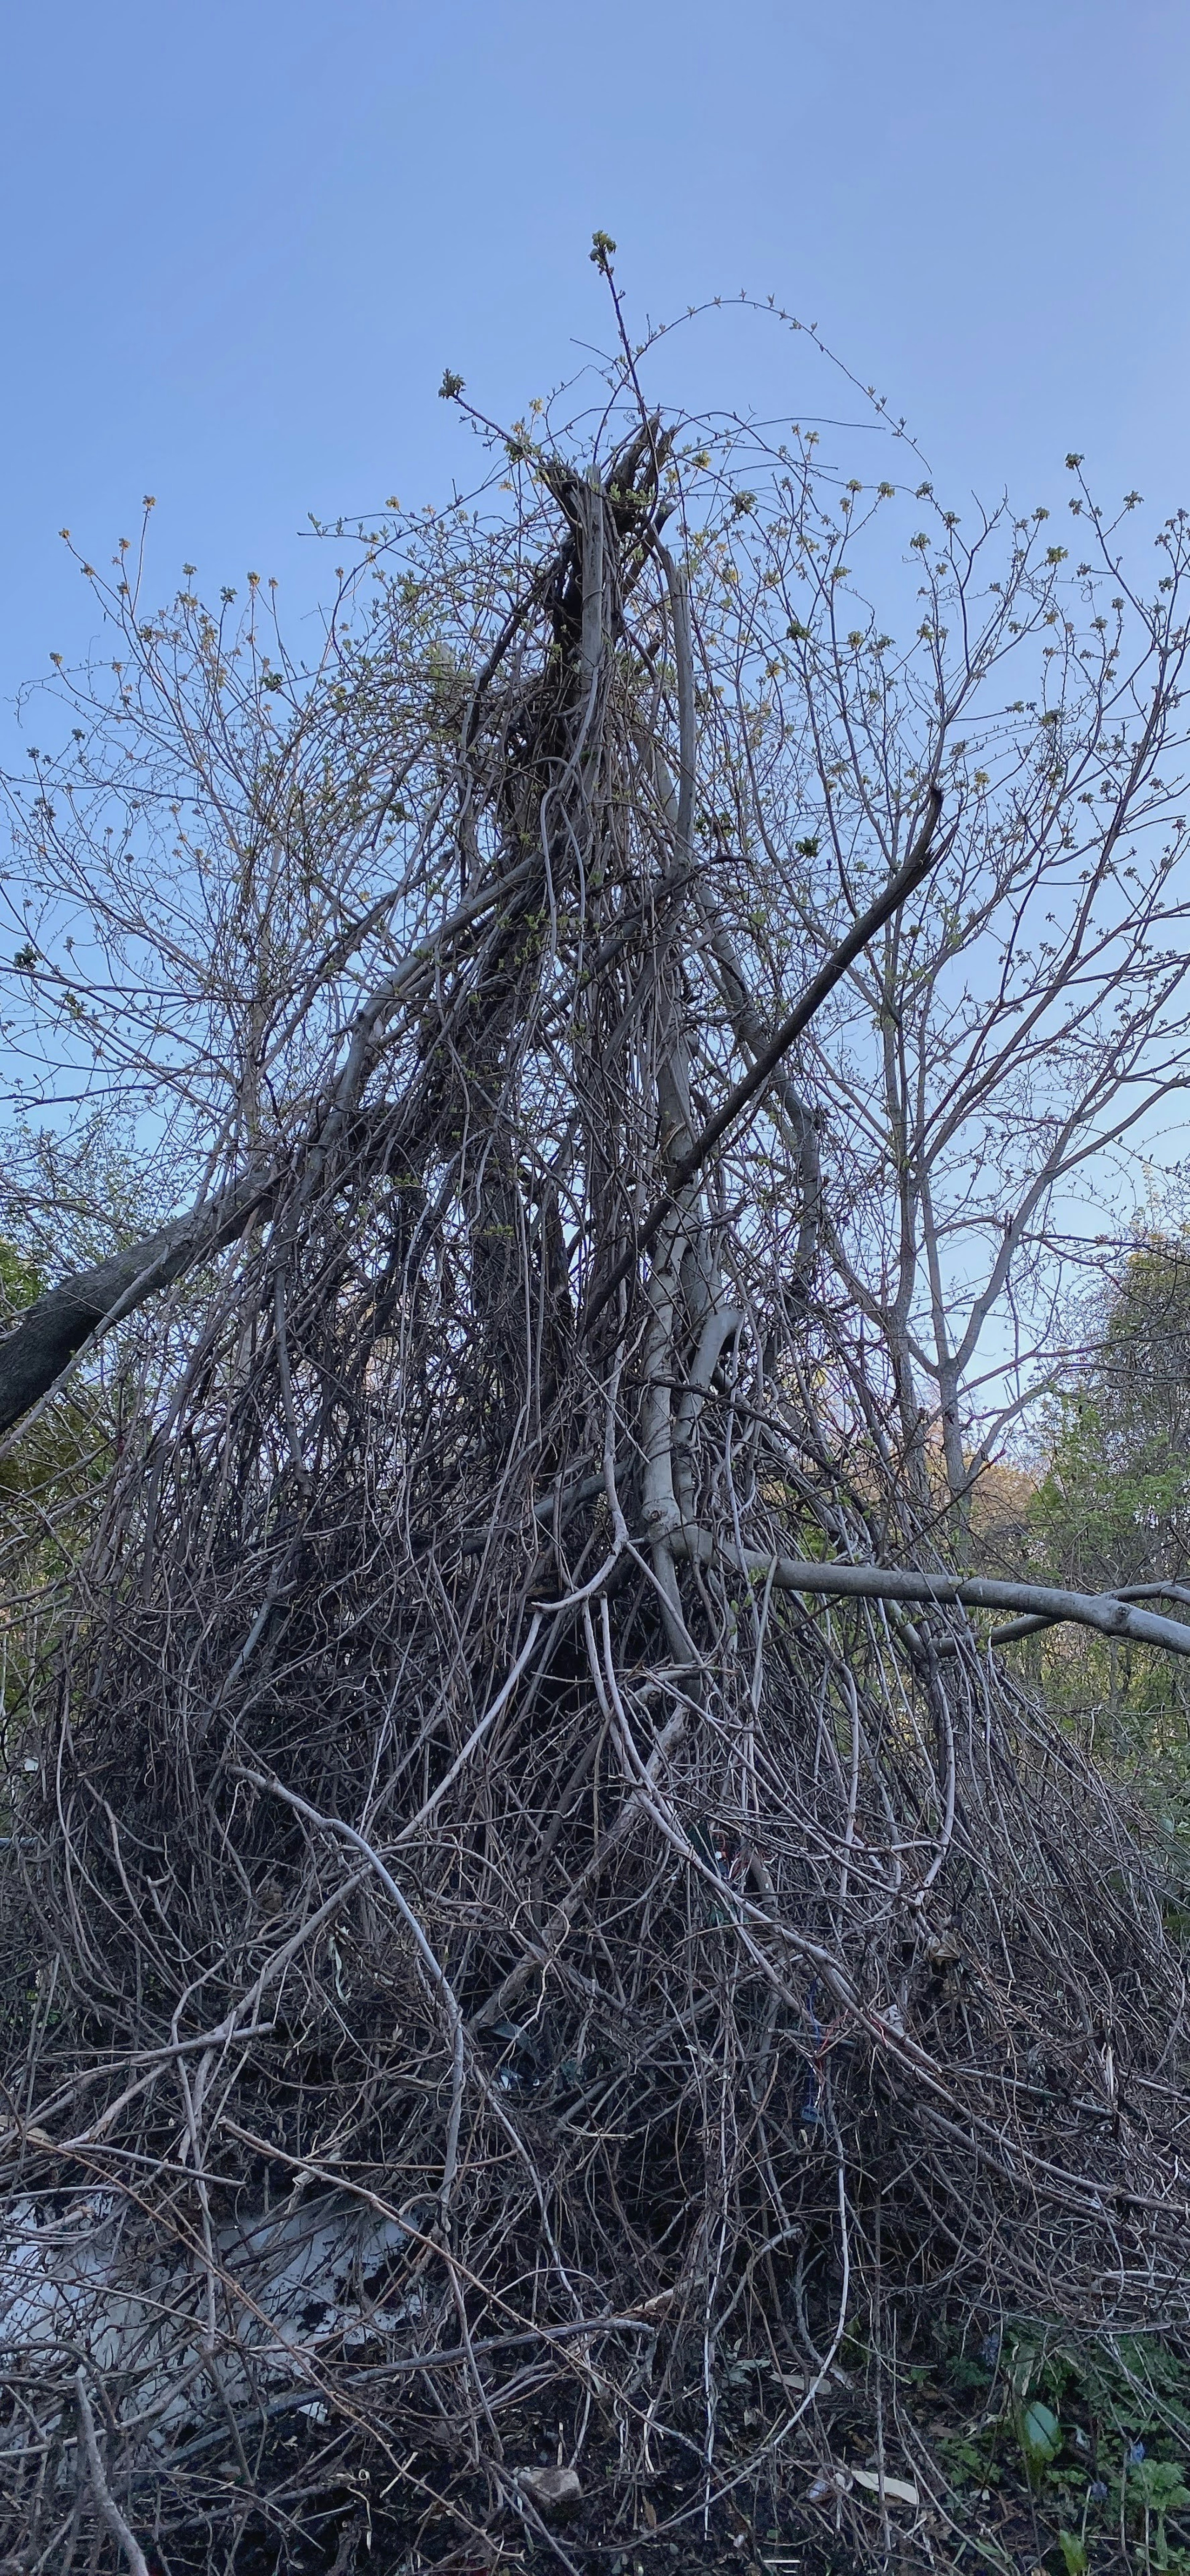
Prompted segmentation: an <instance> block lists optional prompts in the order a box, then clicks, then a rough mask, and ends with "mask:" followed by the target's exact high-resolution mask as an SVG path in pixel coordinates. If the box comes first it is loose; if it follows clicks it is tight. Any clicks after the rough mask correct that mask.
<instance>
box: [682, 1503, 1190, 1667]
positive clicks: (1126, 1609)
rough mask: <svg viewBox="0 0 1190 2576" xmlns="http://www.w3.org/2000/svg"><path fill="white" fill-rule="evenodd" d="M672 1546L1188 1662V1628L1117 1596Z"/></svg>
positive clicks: (690, 1542)
mask: <svg viewBox="0 0 1190 2576" xmlns="http://www.w3.org/2000/svg"><path fill="white" fill-rule="evenodd" d="M670 1543H671V1546H672V1547H673V1550H674V1553H675V1555H683V1554H684V1555H687V1556H696V1557H699V1558H703V1557H707V1556H710V1555H712V1554H715V1553H721V1554H722V1555H724V1556H726V1558H727V1559H728V1562H729V1563H731V1562H734V1563H736V1564H738V1565H739V1567H740V1570H741V1572H743V1573H745V1574H747V1575H750V1576H754V1575H759V1576H764V1577H765V1578H766V1579H767V1580H770V1581H771V1582H772V1584H773V1585H774V1587H775V1589H776V1590H777V1591H779V1592H806V1593H811V1592H821V1593H825V1594H827V1595H828V1596H829V1597H831V1598H833V1599H839V1600H849V1601H906V1602H913V1603H920V1604H921V1605H922V1606H923V1607H929V1606H933V1607H935V1608H938V1609H946V1608H959V1609H964V1610H1017V1611H1022V1612H1024V1613H1026V1614H1027V1615H1028V1617H1029V1618H1030V1619H1039V1620H1044V1621H1045V1623H1046V1624H1047V1625H1049V1624H1050V1623H1051V1622H1053V1621H1057V1620H1061V1619H1069V1620H1071V1621H1072V1622H1073V1623H1074V1624H1075V1625H1076V1626H1078V1627H1080V1628H1095V1629H1097V1630H1098V1632H1099V1634H1100V1636H1102V1637H1131V1638H1132V1639H1133V1640H1134V1642H1135V1643H1136V1644H1137V1645H1143V1646H1166V1647H1168V1648H1169V1650H1170V1652H1171V1653H1173V1654H1175V1655H1190V1622H1188V1623H1187V1624H1186V1625H1185V1626H1183V1624H1182V1622H1181V1621H1180V1620H1177V1619H1161V1618H1159V1617H1158V1616H1157V1615H1156V1613H1155V1612H1154V1611H1151V1610H1138V1609H1134V1608H1133V1607H1132V1606H1131V1605H1130V1604H1129V1603H1128V1602H1126V1601H1122V1600H1120V1599H1119V1598H1118V1597H1117V1596H1116V1595H1115V1594H1114V1593H1106V1592H1065V1591H1060V1590H1057V1589H1055V1588H1054V1587H1052V1586H1051V1585H1049V1584H1046V1583H1001V1582H999V1581H998V1580H993V1579H992V1578H991V1577H989V1576H987V1575H982V1574H978V1575H966V1574H923V1573H921V1572H919V1571H918V1569H917V1568H916V1567H915V1566H886V1565H820V1564H819V1563H818V1561H817V1560H816V1559H814V1558H808V1559H804V1560H803V1559H802V1558H800V1557H794V1556H778V1557H771V1556H764V1555H762V1554H761V1553H760V1551H759V1549H753V1548H744V1549H743V1550H740V1549H737V1548H735V1547H732V1546H730V1545H729V1546H726V1547H724V1548H723V1549H722V1550H717V1549H716V1548H715V1543H714V1541H713V1540H712V1539H711V1538H710V1537H709V1536H708V1534H707V1533H706V1532H705V1531H702V1530H691V1529H686V1530H677V1531H675V1532H674V1534H673V1537H672V1539H671V1542H670ZM1154 1588H1155V1587H1154ZM1017 1633H1021V1632H1017Z"/></svg>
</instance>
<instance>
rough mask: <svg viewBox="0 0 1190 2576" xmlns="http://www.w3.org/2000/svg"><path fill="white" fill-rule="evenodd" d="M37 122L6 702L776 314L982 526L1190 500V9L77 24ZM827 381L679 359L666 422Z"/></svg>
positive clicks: (803, 402)
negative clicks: (586, 394)
mask: <svg viewBox="0 0 1190 2576" xmlns="http://www.w3.org/2000/svg"><path fill="white" fill-rule="evenodd" d="M5 54H6V71H5V80H4V93H5V97H4V104H3V107H2V109H0V171H2V173H3V177H2V180H0V186H2V188H3V194H4V199H5V204H4V210H3V221H2V223H0V276H2V279H3V285H2V290H0V294H2V306H3V341H4V347H5V350H6V353H7V357H8V368H7V380H8V381H7V398H6V400H5V403H4V405H3V410H2V412H0V443H2V446H3V469H4V480H3V488H4V494H5V503H6V506H5V509H4V513H3V519H2V521H0V608H2V617H0V695H3V696H9V695H10V694H11V691H12V689H13V687H14V686H15V684H16V682H17V681H18V680H19V679H20V678H22V677H26V676H32V675H33V674H35V673H38V672H41V671H44V669H45V667H46V656H47V654H48V652H49V651H50V650H51V649H53V648H56V649H58V650H61V651H65V652H66V653H67V654H68V655H69V654H70V653H71V652H72V651H73V650H74V649H76V648H77V647H78V646H79V645H80V644H82V643H84V642H85V641H86V638H87V636H88V634H89V632H90V631H91V626H92V623H93V616H92V612H91V611H90V610H89V608H88V605H87V602H86V600H85V597H84V595H83V585H82V583H81V581H80V579H79V575H78V573H77V571H76V570H74V569H72V568H70V567H69V566H68V565H67V563H66V561H65V556H64V549H62V548H61V546H60V545H59V543H58V540H57V536H56V531H57V529H58V528H59V527H60V526H61V525H63V524H68V525H69V526H70V527H71V528H72V529H73V531H74V533H75V536H76V538H77V539H78V541H79V543H80V544H81V545H82V546H84V547H85V549H86V550H87V551H88V552H90V553H91V554H92V555H93V556H94V557H95V558H96V559H97V560H98V561H99V562H101V563H103V562H106V560H107V556H108V554H109V552H110V551H111V547H112V545H114V543H115V540H116V539H117V538H118V537H119V536H120V535H121V534H122V533H131V532H132V530H133V527H134V524H135V520H136V517H137V515H138V510H139V503H140V498H141V495H142V493H144V492H146V491H151V492H153V493H155V494H156V495H157V500H158V509H157V514H156V520H155V538H154V546H155V563H156V567H157V580H156V582H155V583H151V584H150V588H151V589H156V588H159V589H160V591H161V593H162V594H164V593H165V592H166V591H167V590H168V589H169V588H171V587H172V586H173V583H174V580H175V578H176V574H177V570H178V567H179V566H180V564H181V562H182V560H183V558H187V557H188V558H191V559H193V560H194V561H195V562H197V564H198V566H199V573H200V587H201V586H209V587H210V588H211V589H213V588H214V587H215V586H216V585H217V583H219V582H220V581H222V580H225V579H226V580H237V579H240V578H242V575H243V573H244V571H245V570H246V569H247V568H248V566H249V565H252V566H254V567H255V568H258V569H259V570H261V571H262V572H272V573H275V574H277V575H279V576H280V578H281V581H282V583H283V585H284V589H283V596H285V597H287V598H288V599H289V600H290V601H291V602H292V603H293V610H294V612H295V613H296V612H297V611H298V610H299V609H300V607H301V606H302V604H304V603H306V602H308V600H309V598H310V596H311V592H312V588H313V586H314V583H315V581H316V579H317V578H318V577H319V572H318V568H317V567H316V566H315V564H314V561H313V554H314V549H313V548H312V547H311V546H310V544H309V543H308V542H304V541H303V539H302V537H301V535H300V531H301V529H302V527H303V524H304V522H305V518H306V513H307V512H308V511H310V510H315V511H317V512H319V513H322V514H327V513H331V512H335V511H339V510H345V511H350V510H353V509H355V508H360V509H369V508H371V507H372V506H374V505H375V503H376V502H377V501H379V500H381V499H383V497H384V495H385V494H386V493H388V492H390V491H391V492H397V493H399V495H400V497H401V499H402V501H406V502H408V501H414V500H418V499H421V498H433V497H437V496H439V495H441V494H442V493H443V492H444V491H445V490H446V489H447V488H448V487H449V484H450V481H451V479H452V477H454V476H458V477H459V478H461V479H463V480H465V479H467V477H468V475H469V473H470V471H471V467H472V462H473V460H472V457H471V454H470V451H469V447H468V442H467V439H466V435H465V432H464V430H463V427H462V424H461V423H460V422H459V420H458V419H457V417H452V415H451V414H449V413H448V412H447V410H446V408H445V406H444V405H442V404H440V403H439V402H438V401H437V399H436V388H437V385H438V382H439V379H440V377H441V373H442V369H443V366H444V365H445V364H447V363H449V364H450V365H452V366H454V367H457V368H459V369H460V370H461V371H462V373H463V374H464V375H465V376H466V378H467V382H468V387H469V390H470V391H472V392H473V393H474V396H475V398H476V399H477V400H478V401H481V402H482V403H483V405H484V407H485V408H486V409H489V410H490V411H492V412H495V413H497V414H499V415H500V416H501V417H506V416H511V415H512V414H513V413H515V412H516V411H518V410H520V409H521V408H522V407H523V405H524V403H525V401H526V400H527V398H528V397H529V396H530V395H531V394H533V393H535V392H540V391H544V390H545V389H546V387H547V386H548V385H549V384H550V383H551V382H552V381H554V380H555V379H556V378H557V377H558V376H559V375H560V374H564V373H566V372H568V371H569V369H570V368H571V366H572V365H573V364H575V363H576V362H577V359H578V356H579V349H578V346H577V344H579V343H581V342H582V341H583V340H584V339H587V338H589V337H598V336H600V335H601V334H602V333H603V332H604V331H605V328H606V317H605V312H604V308H603V306H602V303H601V291H600V287H599V282H598V280H597V278H596V274H595V271H594V270H593V269H592V268H591V267H590V265H589V263H588V259H587V248H588V244H589V240H590V235H591V232H592V229H593V228H594V227H595V226H596V225H600V226H605V227H606V228H607V229H608V230H609V231H610V232H612V233H613V234H614V235H615V236H616V238H617V241H618V243H619V246H620V247H619V260H618V268H619V273H620V276H621V279H622V281H623V284H624V286H625V288H626V290H627V292H628V294H629V296H630V298H631V299H632V301H633V304H634V306H635V309H636V311H637V313H638V314H641V313H643V312H644V311H645V310H646V309H647V310H648V311H649V312H651V313H653V314H654V315H660V314H663V313H666V312H669V311H672V310H674V309H677V308H680V307H682V306H684V305H685V304H686V303H688V302H689V301H691V300H694V299H696V298H698V297H701V296H703V295H707V294H714V293H716V292H720V291H722V292H724V293H729V294H730V293H731V292H733V291H736V290H738V288H739V287H740V286H741V285H747V286H748V287H749V288H751V289H753V290H755V291H756V292H758V293H760V294H767V293H769V292H773V293H775V294H776V295H777V296H778V298H779V299H781V300H782V301H784V302H786V303H788V304H789V305H790V306H791V307H792V309H793V310H794V311H795V312H798V313H801V314H802V315H804V316H805V317H806V318H807V319H812V320H815V321H817V323H818V324H819V325H820V327H821V329H822V330H823V331H824V333H825V334H826V336H827V337H828V338H829V339H830V340H831V341H832V343H833V344H834V346H835V347H836V348H837V349H838V350H839V351H840V353H841V354H842V355H843V356H844V357H845V358H846V359H847V360H848V361H849V362H850V363H851V364H852V365H853V366H854V367H855V368H856V370H857V371H858V372H859V373H860V375H861V376H863V377H865V378H866V377H869V376H871V377H873V378H875V379H876V381H877V383H878V384H879V386H880V388H881V390H882V391H887V393H888V394H889V396H890V398H891V402H892V405H893V408H894V409H895V410H897V411H903V412H905V413H906V414H907V415H908V417H909V420H910V422H911V425H912V426H913V428H914V429H915V431H916V433H917V435H918V437H919V439H920V441H921V443H922V445H923V446H924V448H925V450H926V452H927V455H928V457H929V460H930V463H931V466H932V467H933V469H934V470H935V473H936V476H937V479H938V482H939V485H940V486H941V485H945V486H946V487H947V488H948V491H949V492H950V493H951V494H952V495H955V496H961V495H962V494H963V493H964V492H965V491H966V490H967V489H969V488H970V487H971V486H974V487H976V488H978V489H979V490H981V491H982V492H984V493H985V494H986V493H990V492H994V491H996V490H998V489H1000V488H1002V487H1003V485H1004V484H1005V482H1007V483H1008V484H1009V485H1010V487H1011V488H1012V489H1013V491H1014V492H1015V493H1016V494H1017V495H1018V497H1019V499H1020V500H1021V502H1022V503H1029V502H1034V501H1037V500H1040V499H1043V498H1055V499H1057V500H1058V501H1061V499H1062V498H1063V497H1064V489H1063V480H1062V472H1061V466H1062V458H1063V455H1064V454H1065V451H1066V450H1067V448H1069V447H1071V446H1077V447H1079V448H1082V449H1084V450H1085V451H1086V453H1087V456H1088V460H1089V463H1090V464H1091V466H1092V468H1093V469H1094V472H1095V475H1096V479H1097V481H1098V483H1099V485H1100V488H1101V489H1102V490H1103V491H1104V493H1105V494H1106V495H1114V494H1116V493H1119V492H1122V491H1123V490H1124V489H1126V488H1128V487H1130V486H1132V485H1139V487H1140V489H1141V490H1142V491H1143V492H1144V493H1145V495H1146V497H1147V499H1148V500H1149V502H1150V503H1151V504H1153V505H1156V506H1157V507H1159V508H1164V507H1169V506H1172V505H1173V504H1174V503H1175V502H1176V501H1178V500H1181V499H1190V459H1188V457H1187V453H1186V448H1187V433H1186V420H1187V412H1188V397H1190V323H1188V297H1187V285H1186V279H1187V270H1188V266H1190V260H1188V254H1190V238H1188V234H1190V226H1188V220H1187V219H1188V213H1190V149H1188V144H1190V12H1187V10H1186V8H1185V6H1184V0H1183V5H1176V0H1032V5H1030V6H1024V5H1020V4H1019V0H985V5H984V6H983V7H972V6H969V5H966V6H965V5H963V0H949V5H947V6H943V5H941V0H884V5H876V0H851V5H839V0H835V5H833V6H832V5H829V0H827V5H823V0H818V5H816V6H814V7H809V6H807V5H805V0H784V5H774V0H735V5H734V6H733V7H730V8H729V7H727V6H724V5H719V6H714V5H709V0H683V5H682V6H680V7H679V6H677V5H676V0H633V5H625V0H604V5H602V6H601V7H600V8H598V9H596V10H589V9H585V8H584V9H578V8H574V7H568V6H567V5H566V4H565V0H549V5H546V0H486V5H478V0H432V5H430V0H422V5H419V6H416V7H414V6H409V5H406V0H333V5H327V0H323V5H321V6H315V5H312V0H286V5H284V6H281V5H279V0H236V5H228V0H203V5H202V6H201V7H198V6H196V5H190V6H179V5H177V0H152V5H147V0H146V4H145V5H142V0H135V4H134V0H107V5H106V6H105V7H103V8H102V9H98V8H96V7H95V6H94V0H91V5H89V6H86V7H84V6H82V5H80V0H59V5H57V6H47V5H44V4H43V5H42V6H39V7H32V8H25V9H21V10H13V11H10V12H9V15H8V20H7V23H6V31H5ZM813 363H814V362H813V360H812V356H811V353H810V352H809V351H808V349H807V348H806V346H805V344H804V343H801V344H799V343H797V342H795V341H792V340H790V339H787V338H785V337H783V336H782V335H778V334H776V333H765V332H763V331H762V332H759V333H757V332H751V333H748V334H742V333H741V332H740V330H739V328H738V325H732V326H728V327H724V328H721V329H720V331H719V332H718V333H717V334H716V333H706V332H704V333H702V334H701V335H696V336H695V337H693V338H691V339H689V340H688V341H687V342H685V343H684V344H683V345H682V347H681V348H679V345H678V344H677V343H675V344H673V350H672V356H671V357H670V358H669V359H667V367H668V368H671V369H672V375H671V376H669V377H667V375H666V373H665V371H664V370H663V371H662V373H661V374H660V375H659V377H658V378H657V383H658V389H659V390H661V391H664V390H665V389H666V386H667V382H668V383H669V384H670V385H671V386H672V390H673V391H675V392H676V393H678V394H680V395H692V396H693V397H694V398H696V399H707V400H713V399H718V400H720V401H723V402H728V403H730V402H738V403H742V404H754V405H756V406H758V407H759V408H760V409H761V410H763V411H766V412H769V413H771V414H782V413H784V414H789V413H795V414H796V413H798V412H804V411H805V410H806V409H808V408H810V407H812V404H811V394H810V391H809V390H808V384H809V382H811V381H817V382H819V383H820V382H821V379H820V378H819V379H816V380H809V379H808V369H809V368H810V367H811V366H812V365H813Z"/></svg>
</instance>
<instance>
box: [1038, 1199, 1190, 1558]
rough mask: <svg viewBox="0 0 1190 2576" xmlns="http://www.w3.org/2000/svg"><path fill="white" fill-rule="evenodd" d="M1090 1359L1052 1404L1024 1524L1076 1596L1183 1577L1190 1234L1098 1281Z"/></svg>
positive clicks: (1189, 1453)
mask: <svg viewBox="0 0 1190 2576" xmlns="http://www.w3.org/2000/svg"><path fill="white" fill-rule="evenodd" d="M1091 1321H1092V1324H1093V1327H1096V1328H1097V1332H1096V1341H1095V1344H1094V1346H1093V1348H1092V1351H1091V1354H1090V1356H1089V1357H1088V1359H1087V1361H1086V1362H1085V1364H1084V1366H1083V1367H1082V1369H1081V1370H1080V1372H1079V1375H1078V1378H1077V1380H1076V1382H1075V1384H1074V1385H1073V1386H1072V1387H1071V1389H1070V1390H1069V1392H1068V1393H1066V1394H1065V1395H1063V1396H1062V1397H1061V1398H1060V1399H1059V1402H1058V1407H1057V1412H1056V1419H1055V1422H1054V1425H1053V1440H1052V1452H1051V1462H1050V1467H1049V1472H1048V1474H1047V1475H1046V1477H1045V1479H1044V1481H1043V1483H1042V1484H1041V1486H1040V1488H1039V1490H1038V1493H1037V1497H1036V1502H1035V1505H1034V1509H1033V1512H1032V1515H1031V1518H1032V1522H1033V1530H1034V1537H1035V1542H1036V1546H1037V1552H1038V1555H1039V1557H1040V1558H1041V1559H1042V1560H1043V1561H1044V1563H1045V1565H1046V1567H1047V1570H1049V1571H1050V1572H1051V1573H1052V1575H1053V1579H1054V1580H1055V1581H1062V1582H1068V1583H1071V1584H1073V1585H1075V1586H1077V1588H1078V1589H1079V1590H1082V1591H1103V1590H1107V1589H1108V1588H1110V1589H1112V1590H1115V1589H1116V1588H1117V1587H1118V1586H1119V1585H1121V1584H1132V1583H1147V1582H1154V1581H1157V1580H1159V1579H1162V1578H1164V1579H1166V1580H1168V1581H1170V1582H1180V1581H1183V1580H1185V1578H1186V1576H1187V1573H1188V1572H1190V1234H1187V1233H1179V1234H1178V1235H1176V1236H1169V1235H1166V1236H1161V1235H1158V1236H1154V1237H1153V1238H1152V1239H1151V1240H1150V1241H1148V1242H1147V1243H1143V1244H1140V1245H1138V1246H1137V1247H1136V1248H1135V1249H1134V1250H1133V1251H1131V1252H1130V1253H1129V1254H1128V1255H1127V1258H1126V1260H1125V1261H1124V1264H1123V1267H1122V1269H1120V1270H1119V1271H1117V1272H1116V1273H1115V1274H1114V1275H1110V1274H1109V1276H1108V1278H1107V1279H1106V1280H1105V1283H1104V1288H1103V1292H1102V1295H1101V1298H1100V1300H1099V1311H1098V1313H1097V1314H1095V1315H1093V1316H1092V1318H1091Z"/></svg>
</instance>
